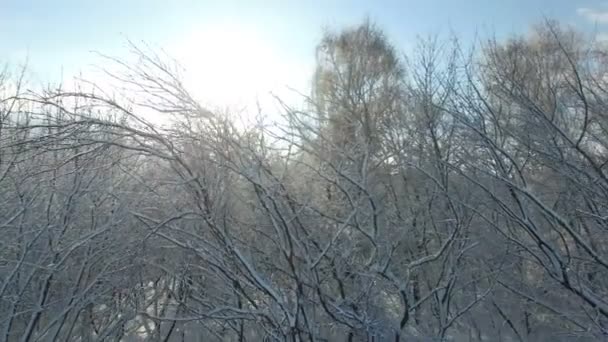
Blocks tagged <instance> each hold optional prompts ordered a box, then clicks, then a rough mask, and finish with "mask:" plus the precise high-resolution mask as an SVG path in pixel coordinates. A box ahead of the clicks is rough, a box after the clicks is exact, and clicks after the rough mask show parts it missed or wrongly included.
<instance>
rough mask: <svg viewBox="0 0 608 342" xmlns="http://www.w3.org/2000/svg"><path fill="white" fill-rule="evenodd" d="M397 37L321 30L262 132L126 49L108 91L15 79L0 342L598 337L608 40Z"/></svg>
mask: <svg viewBox="0 0 608 342" xmlns="http://www.w3.org/2000/svg"><path fill="white" fill-rule="evenodd" d="M390 38H391V37H388V36H387V35H385V33H384V32H383V30H382V29H381V27H380V26H379V25H376V24H375V23H373V22H371V21H369V20H367V21H363V22H362V23H360V24H359V25H357V26H353V27H346V28H344V29H342V30H336V31H327V32H326V33H325V35H324V37H323V38H322V40H321V41H320V42H319V45H318V46H317V49H316V55H315V56H316V68H315V70H314V74H313V75H311V80H312V84H311V89H312V91H311V92H310V93H309V94H302V95H301V96H302V100H303V101H302V102H303V103H304V105H302V106H294V105H292V104H290V103H288V102H286V101H282V100H281V99H280V98H277V99H276V101H277V103H278V104H279V105H280V108H281V120H279V124H277V125H275V126H274V127H267V126H266V125H263V124H259V125H250V126H246V127H244V126H243V125H240V124H239V120H238V117H237V116H236V115H227V114H226V113H220V112H215V111H213V110H210V109H207V108H204V106H202V105H201V104H200V103H199V102H198V101H197V100H196V99H195V98H194V97H193V96H192V95H191V92H190V91H189V90H188V89H186V87H185V86H184V83H183V82H182V78H181V77H182V73H183V71H182V70H181V69H180V67H179V65H178V64H177V63H176V62H175V61H173V60H171V59H169V58H165V57H163V56H164V55H163V54H159V53H156V52H155V51H153V50H151V49H148V48H146V47H142V46H138V45H136V44H133V45H131V48H132V52H133V54H134V57H135V60H136V62H134V63H130V62H125V61H123V60H119V59H113V58H109V59H108V60H107V62H108V63H110V64H111V65H112V68H109V69H108V70H112V72H109V76H110V77H111V78H112V80H113V81H115V82H114V83H116V84H118V86H116V87H115V88H111V89H106V88H102V87H101V86H99V85H96V84H94V83H91V82H83V83H82V84H80V85H79V86H77V87H75V89H72V90H66V89H65V88H62V87H54V86H53V87H48V88H45V89H41V90H32V89H30V87H29V86H28V85H27V79H26V74H27V73H26V70H22V69H19V68H11V67H7V68H6V69H4V71H3V73H2V75H1V76H0V91H1V92H0V236H2V238H1V239H0V340H1V341H22V342H29V341H143V340H149V341H164V342H170V341H176V342H177V341H199V340H205V341H337V340H340V341H366V340H367V341H414V340H415V341H422V340H429V341H431V340H433V341H434V340H438V341H447V340H457V341H597V340H604V339H606V338H607V337H608V169H607V165H608V74H607V72H608V58H607V56H608V49H607V47H606V46H605V44H603V43H602V42H601V41H597V40H596V39H594V38H593V37H589V36H588V35H585V34H583V33H581V32H577V31H576V30H574V29H572V28H570V27H567V26H565V25H561V24H559V23H557V22H554V21H545V22H543V23H541V24H539V25H537V26H534V27H533V28H532V29H531V30H530V32H529V33H528V34H525V35H521V36H512V37H510V38H508V39H503V40H498V39H481V40H479V41H477V42H475V44H473V45H474V47H473V48H464V47H463V44H461V42H459V41H458V39H457V37H455V38H450V39H440V38H439V37H429V38H426V39H421V40H420V41H419V42H418V45H417V47H416V49H415V50H414V51H412V52H410V53H408V54H407V55H404V54H403V53H402V52H400V51H399V50H398V49H397V48H396V47H395V46H394V45H393V44H392V43H391V40H390ZM467 45H468V44H467ZM201 63H204V61H201ZM150 115H153V116H154V117H155V118H159V117H160V118H162V120H160V121H158V120H151V119H150V117H151V116H150Z"/></svg>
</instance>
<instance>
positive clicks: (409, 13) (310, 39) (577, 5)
mask: <svg viewBox="0 0 608 342" xmlns="http://www.w3.org/2000/svg"><path fill="white" fill-rule="evenodd" d="M365 16H369V17H370V18H371V19H373V20H374V21H375V22H377V23H378V24H379V25H380V27H382V28H383V29H384V30H385V31H386V32H387V34H388V36H389V38H390V39H391V40H392V41H393V42H394V43H395V44H396V45H397V46H398V47H400V48H402V49H407V48H408V47H409V46H411V45H413V44H414V42H415V40H416V36H417V35H426V34H448V33H449V32H451V31H453V32H455V33H456V34H457V35H459V36H460V37H461V38H462V39H464V40H470V39H472V38H473V37H474V36H475V34H477V35H478V36H487V35H490V34H496V35H497V36H498V37H502V36H505V35H508V34H512V33H522V32H525V30H526V29H527V28H528V27H529V26H530V25H531V24H533V23H536V22H538V21H540V20H542V18H543V17H549V18H555V19H558V20H560V21H562V22H564V23H567V24H571V25H575V26H577V27H579V28H581V29H582V30H586V31H593V30H596V31H597V32H599V33H602V32H603V31H604V30H606V31H607V32H608V3H607V2H606V1H568V0H485V1H484V0H461V1H457V0H421V1H414V0H407V1H405V0H404V1H389V0H386V1H359V0H353V1H344V0H325V1H318V0H308V1H277V0H267V1H253V0H250V1H246V0H241V1H235V0H232V1H230V0H226V1H206V0H200V1H194V0H174V1H168V0H167V1H160V0H147V1H144V0H122V1H118V0H105V1H103V0H97V1H92V0H80V1H78V0H52V1H43V0H38V1H33V0H0V42H1V43H0V61H2V60H4V61H8V62H10V63H13V64H14V63H17V62H19V61H21V60H22V59H23V57H24V56H26V55H27V56H29V66H30V69H31V72H32V75H33V78H34V79H37V80H38V81H40V82H46V81H50V80H52V81H55V80H57V79H58V78H60V75H63V77H64V78H66V77H68V78H69V77H70V76H71V75H74V74H77V73H78V72H80V71H84V72H86V71H87V70H89V69H90V68H91V65H97V66H99V63H100V59H99V58H98V57H97V56H96V55H95V54H94V53H92V51H100V52H103V53H106V54H110V55H116V56H122V55H123V54H125V40H126V39H127V38H129V39H132V40H134V41H140V40H143V41H146V42H149V43H151V44H153V45H154V46H158V47H163V48H166V49H167V51H168V52H169V53H170V54H172V55H173V54H175V55H176V57H177V58H178V59H180V60H182V59H184V60H186V61H185V62H184V65H185V66H186V68H187V69H188V70H191V69H192V70H194V71H193V73H197V74H196V77H193V78H196V79H197V82H198V83H197V84H198V85H200V86H201V88H205V87H206V89H208V90H209V91H211V90H214V88H218V87H221V86H216V87H214V86H212V85H210V84H206V85H205V81H204V80H205V79H209V81H208V82H207V83H216V84H217V83H221V81H219V80H218V78H220V77H221V75H222V72H226V73H227V74H228V76H227V77H233V79H230V80H229V82H225V84H224V85H222V86H224V87H227V88H230V87H231V85H230V82H233V83H234V82H235V81H236V78H238V72H241V73H243V72H245V71H244V70H245V69H246V68H254V69H256V66H257V65H258V64H256V63H262V64H264V63H265V65H264V66H260V67H259V68H257V69H260V72H261V71H268V70H266V69H269V68H271V67H273V66H276V67H277V69H278V70H279V71H276V72H275V76H274V78H276V80H274V81H273V82H270V81H269V82H268V84H266V85H265V86H266V87H272V86H276V84H277V83H280V84H287V83H294V84H293V85H294V86H296V87H298V86H299V85H301V84H303V82H306V76H305V75H307V74H309V73H310V70H309V69H310V68H311V65H312V63H313V62H314V48H315V45H316V43H317V41H318V40H319V38H320V37H321V34H322V29H323V27H330V28H339V27H341V26H344V25H349V24H354V23H357V22H358V21H360V20H361V19H363V18H364V17H365ZM237 45H242V46H243V47H242V48H239V47H238V46H237ZM257 46H261V48H259V49H258V48H257ZM260 51H261V52H260ZM228 54H232V55H236V56H230V57H228V56H227V55H228ZM256 54H258V55H256ZM250 57H251V58H250ZM248 59H251V60H252V61H249V62H247V63H244V64H243V66H241V67H240V68H236V69H237V70H238V72H232V74H231V76H230V75H229V74H230V72H231V71H230V70H228V69H230V65H228V64H227V62H226V61H229V62H230V63H232V64H233V65H234V64H235V63H239V61H241V60H248ZM263 60H268V61H266V62H264V61H263ZM206 64H207V66H201V65H206ZM209 64H211V66H209ZM101 66H102V67H103V65H101ZM265 68H266V69H265ZM61 72H63V74H61ZM205 73H207V74H209V77H206V74H205ZM211 74H214V75H213V76H212V75H211ZM260 75H263V73H257V74H256V73H255V72H254V73H252V74H250V75H248V76H247V77H249V78H255V77H259V76H260ZM270 78H272V77H270ZM247 82H248V83H250V84H248V85H244V86H243V87H244V89H241V91H251V89H249V88H252V87H255V85H253V83H255V81H254V80H252V79H249V80H248V81H247ZM247 82H245V83H247ZM290 85H292V84H290ZM248 87H249V88H248ZM237 88H238V87H237ZM245 88H247V89H249V90H247V89H245ZM262 88H263V87H262ZM225 91H226V90H224V92H225ZM212 96H216V97H217V94H216V95H212Z"/></svg>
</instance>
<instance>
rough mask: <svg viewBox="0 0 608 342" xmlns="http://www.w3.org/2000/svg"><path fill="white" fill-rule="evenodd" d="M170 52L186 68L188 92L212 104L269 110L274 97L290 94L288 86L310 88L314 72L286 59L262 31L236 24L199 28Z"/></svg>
mask: <svg viewBox="0 0 608 342" xmlns="http://www.w3.org/2000/svg"><path fill="white" fill-rule="evenodd" d="M169 53H170V54H171V55H173V56H174V57H175V58H176V59H177V60H178V61H179V62H180V63H181V64H182V66H183V67H184V68H185V69H186V73H185V75H184V78H185V79H184V82H185V84H186V86H187V87H188V89H190V90H191V91H192V93H193V94H194V95H195V96H196V97H197V98H198V99H199V100H200V101H201V102H202V103H203V104H206V105H210V106H229V107H237V108H244V107H247V109H252V107H253V106H255V105H257V103H260V104H262V105H263V107H266V106H268V105H270V104H271V103H272V102H273V101H272V96H271V93H272V94H277V95H279V96H281V95H283V96H290V95H289V94H288V87H293V88H296V89H299V88H302V87H303V86H305V81H306V77H305V76H303V75H305V74H306V73H307V72H308V70H306V68H305V67H304V68H303V67H302V66H301V65H297V64H295V63H294V62H293V61H288V60H287V58H282V56H281V54H280V51H279V49H278V48H277V47H275V46H273V45H272V44H270V43H269V42H268V40H267V39H264V37H263V35H262V34H260V33H259V32H257V31H256V30H254V29H251V28H245V27H234V26H233V25H232V26H230V27H221V26H214V27H209V28H206V29H198V30H193V31H191V32H190V33H188V34H186V35H184V36H183V37H181V38H180V39H177V40H176V42H175V44H174V45H173V46H171V47H170V48H169ZM303 69H304V70H303ZM292 95H293V94H292ZM292 95H291V96H292ZM253 108H255V107H253Z"/></svg>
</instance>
